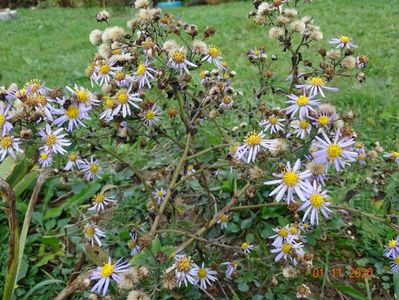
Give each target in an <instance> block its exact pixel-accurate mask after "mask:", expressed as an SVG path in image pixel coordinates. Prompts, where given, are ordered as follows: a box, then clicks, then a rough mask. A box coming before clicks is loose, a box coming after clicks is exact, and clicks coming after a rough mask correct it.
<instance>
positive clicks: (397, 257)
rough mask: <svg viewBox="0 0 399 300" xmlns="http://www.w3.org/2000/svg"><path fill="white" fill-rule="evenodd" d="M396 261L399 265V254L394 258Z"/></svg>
mask: <svg viewBox="0 0 399 300" xmlns="http://www.w3.org/2000/svg"><path fill="white" fill-rule="evenodd" d="M394 261H395V264H397V265H399V256H396V257H395V258H394Z"/></svg>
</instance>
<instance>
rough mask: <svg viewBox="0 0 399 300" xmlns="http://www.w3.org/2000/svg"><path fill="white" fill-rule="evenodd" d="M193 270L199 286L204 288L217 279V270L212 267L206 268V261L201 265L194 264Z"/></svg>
mask: <svg viewBox="0 0 399 300" xmlns="http://www.w3.org/2000/svg"><path fill="white" fill-rule="evenodd" d="M192 271H193V274H194V277H195V279H196V281H197V284H198V283H199V286H200V287H201V289H203V290H206V288H207V285H212V282H213V281H216V280H217V277H216V276H217V272H216V271H215V270H212V269H210V268H206V267H205V263H204V262H203V263H202V265H201V267H199V266H194V267H193V270H192Z"/></svg>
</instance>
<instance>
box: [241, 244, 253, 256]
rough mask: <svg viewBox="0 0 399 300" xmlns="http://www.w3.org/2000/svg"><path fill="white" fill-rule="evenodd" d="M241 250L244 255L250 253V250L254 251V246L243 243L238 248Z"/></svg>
mask: <svg viewBox="0 0 399 300" xmlns="http://www.w3.org/2000/svg"><path fill="white" fill-rule="evenodd" d="M240 248H241V250H242V251H244V253H245V254H249V253H251V251H252V250H254V245H251V244H250V243H247V242H243V243H242V244H241V246H240Z"/></svg>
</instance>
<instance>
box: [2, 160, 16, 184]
mask: <svg viewBox="0 0 399 300" xmlns="http://www.w3.org/2000/svg"><path fill="white" fill-rule="evenodd" d="M16 165H17V161H16V160H13V159H12V158H11V157H10V156H7V157H6V159H5V160H3V162H2V163H1V164H0V177H1V178H3V179H4V180H7V178H8V177H9V176H10V174H11V173H12V171H14V168H15V167H16Z"/></svg>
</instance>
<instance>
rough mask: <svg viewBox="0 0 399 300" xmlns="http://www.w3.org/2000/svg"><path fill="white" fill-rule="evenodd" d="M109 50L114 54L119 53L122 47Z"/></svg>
mask: <svg viewBox="0 0 399 300" xmlns="http://www.w3.org/2000/svg"><path fill="white" fill-rule="evenodd" d="M111 52H112V54H114V55H115V54H121V53H122V49H120V48H119V49H112V51H111Z"/></svg>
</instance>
